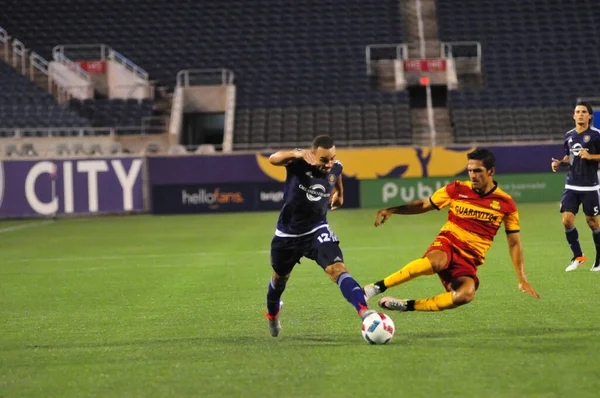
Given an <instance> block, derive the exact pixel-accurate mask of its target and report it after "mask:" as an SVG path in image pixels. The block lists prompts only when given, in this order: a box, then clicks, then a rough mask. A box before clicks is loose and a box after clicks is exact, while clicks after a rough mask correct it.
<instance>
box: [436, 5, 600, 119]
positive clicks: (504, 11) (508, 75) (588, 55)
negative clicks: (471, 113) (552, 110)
mask: <svg viewBox="0 0 600 398" xmlns="http://www.w3.org/2000/svg"><path fill="white" fill-rule="evenodd" d="M436 3H437V11H438V21H439V34H440V39H441V40H442V41H445V42H449V41H479V42H481V44H482V54H483V80H484V88H483V89H482V90H457V91H454V92H452V93H451V95H450V97H451V102H452V106H453V107H457V108H464V107H479V108H486V107H537V106H560V105H573V104H574V102H575V99H576V98H577V97H581V96H598V94H599V91H598V87H600V73H598V70H599V69H600V52H599V51H598V48H600V7H599V6H598V4H597V2H594V1H563V0H539V1H538V0H536V1H522V0H489V1H487V0H486V1H480V0H461V1H454V0H437V2H436Z"/></svg>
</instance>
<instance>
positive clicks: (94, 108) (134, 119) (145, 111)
mask: <svg viewBox="0 0 600 398" xmlns="http://www.w3.org/2000/svg"><path fill="white" fill-rule="evenodd" d="M69 107H70V108H71V109H72V110H74V111H75V112H77V113H78V114H79V115H81V116H82V117H84V118H86V119H87V120H90V121H91V123H92V126H93V127H139V126H141V125H142V119H143V118H144V117H146V116H152V100H149V99H145V100H141V101H139V100H137V99H127V100H124V99H96V100H93V99H87V100H84V101H80V100H77V99H72V100H70V101H69Z"/></svg>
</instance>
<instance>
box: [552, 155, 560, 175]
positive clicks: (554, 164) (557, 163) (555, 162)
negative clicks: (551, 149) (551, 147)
mask: <svg viewBox="0 0 600 398" xmlns="http://www.w3.org/2000/svg"><path fill="white" fill-rule="evenodd" d="M559 167H560V160H558V159H554V158H552V171H553V172H556V170H558V168H559Z"/></svg>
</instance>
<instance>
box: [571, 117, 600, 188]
mask: <svg viewBox="0 0 600 398" xmlns="http://www.w3.org/2000/svg"><path fill="white" fill-rule="evenodd" d="M564 148H565V155H567V156H568V157H569V173H568V174H567V179H566V182H565V188H566V189H571V190H574V191H590V190H596V189H598V161H597V160H587V159H582V158H580V157H579V153H580V152H581V150H582V149H586V150H587V151H588V152H589V153H590V154H592V155H595V154H599V153H600V131H599V130H597V129H595V128H593V127H591V128H588V129H587V130H586V131H584V132H581V133H577V131H576V130H575V129H573V130H570V131H568V132H567V133H566V134H565V142H564Z"/></svg>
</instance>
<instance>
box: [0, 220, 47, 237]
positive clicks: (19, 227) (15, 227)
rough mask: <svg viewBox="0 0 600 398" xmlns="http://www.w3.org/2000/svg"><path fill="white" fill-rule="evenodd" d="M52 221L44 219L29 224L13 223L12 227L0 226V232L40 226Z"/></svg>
mask: <svg viewBox="0 0 600 398" xmlns="http://www.w3.org/2000/svg"><path fill="white" fill-rule="evenodd" d="M53 222H54V221H53V220H46V221H42V222H32V223H29V224H20V225H14V226H12V227H6V228H0V234H4V233H6V232H13V231H18V230H20V229H25V228H33V227H40V226H42V225H46V224H50V223H53Z"/></svg>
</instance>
